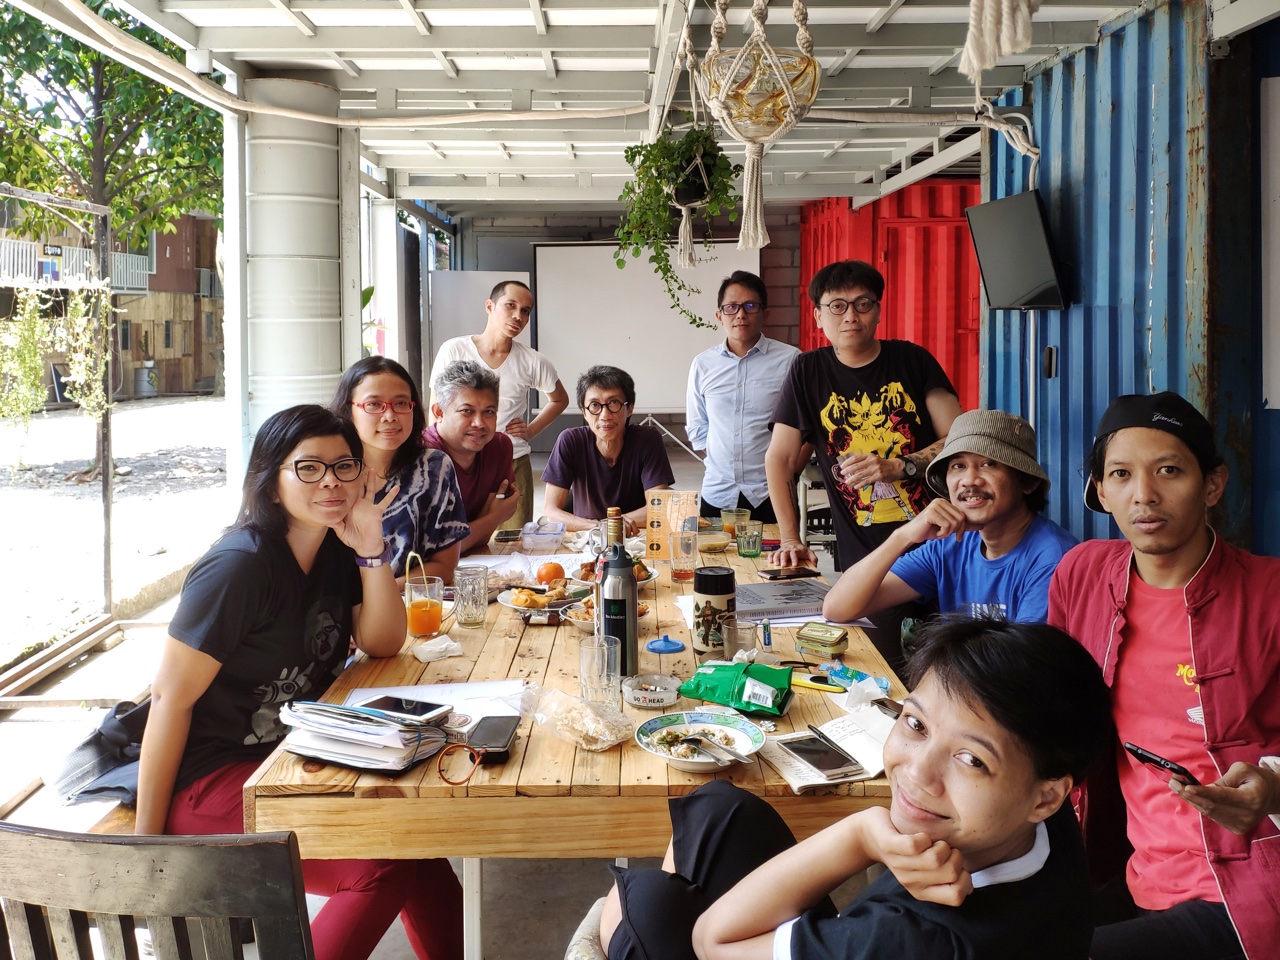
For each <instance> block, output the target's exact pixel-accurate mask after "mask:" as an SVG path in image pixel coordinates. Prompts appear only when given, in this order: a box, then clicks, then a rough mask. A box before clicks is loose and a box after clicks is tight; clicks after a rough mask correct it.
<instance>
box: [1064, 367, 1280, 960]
mask: <svg viewBox="0 0 1280 960" xmlns="http://www.w3.org/2000/svg"><path fill="white" fill-rule="evenodd" d="M1087 466H1088V468H1089V478H1088V480H1087V481H1086V485H1085V503H1086V505H1087V506H1088V507H1089V508H1090V509H1092V510H1095V511H1098V512H1103V513H1109V514H1111V516H1112V517H1113V518H1114V519H1115V521H1116V524H1117V525H1118V526H1119V527H1120V531H1121V533H1123V534H1124V537H1125V539H1124V540H1093V541H1090V542H1087V543H1083V544H1081V545H1080V546H1078V547H1076V548H1075V549H1073V550H1072V551H1071V552H1069V553H1068V554H1067V555H1066V556H1065V557H1064V558H1063V559H1062V562H1061V564H1059V566H1058V569H1057V570H1056V571H1055V573H1054V576H1053V580H1052V583H1051V585H1050V589H1049V622H1050V623H1052V624H1054V625H1055V626H1058V627H1061V628H1062V629H1064V630H1066V631H1067V632H1068V633H1070V634H1072V635H1073V636H1075V637H1076V638H1077V639H1078V640H1079V641H1080V642H1081V643H1082V644H1083V645H1084V646H1085V647H1086V648H1087V649H1088V650H1089V651H1090V652H1091V653H1092V654H1093V656H1094V658H1095V659H1096V660H1097V661H1098V664H1099V665H1100V666H1101V667H1102V671H1103V676H1104V679H1105V680H1106V682H1107V684H1108V685H1109V686H1110V687H1111V694H1112V712H1113V716H1114V719H1115V722H1116V728H1117V733H1118V739H1117V742H1116V747H1117V748H1119V747H1120V745H1121V744H1122V743H1131V744H1134V745H1136V746H1138V747H1141V748H1144V749H1145V750H1147V751H1149V752H1150V753H1154V754H1158V755H1159V756H1161V757H1164V758H1166V759H1167V760H1171V761H1173V762H1174V763H1176V764H1179V765H1181V767H1182V768H1184V769H1185V770H1186V771H1187V772H1188V773H1189V774H1190V775H1191V776H1193V777H1194V778H1195V779H1196V780H1198V781H1199V784H1203V786H1201V785H1199V784H1195V785H1192V784H1190V783H1188V782H1185V781H1184V780H1183V778H1181V777H1178V776H1176V775H1175V776H1174V777H1173V778H1172V779H1170V777H1169V774H1168V773H1167V771H1166V772H1164V774H1163V776H1162V775H1161V774H1160V772H1159V768H1157V767H1155V766H1152V765H1149V764H1144V763H1143V762H1142V761H1141V760H1139V759H1138V758H1137V757H1136V756H1134V755H1131V754H1130V753H1128V752H1126V751H1125V750H1122V749H1117V750H1116V758H1115V762H1114V763H1113V764H1111V765H1110V766H1109V767H1108V768H1107V769H1106V770H1105V771H1103V773H1104V775H1103V776H1094V777H1091V778H1090V780H1089V781H1088V782H1087V783H1086V784H1085V786H1084V788H1083V789H1082V791H1081V794H1080V796H1079V799H1078V809H1079V811H1080V813H1081V818H1082V821H1083V824H1084V828H1085V843H1086V846H1087V847H1088V851H1089V856H1090V860H1091V861H1092V862H1093V865H1094V867H1095V879H1097V880H1102V879H1104V878H1105V877H1106V876H1107V872H1106V871H1107V870H1108V869H1113V870H1118V868H1119V867H1120V866H1121V865H1123V868H1124V875H1123V877H1116V878H1114V879H1113V880H1112V881H1111V882H1110V883H1107V884H1105V885H1104V886H1103V887H1102V888H1101V890H1100V892H1099V893H1100V895H1099V904H1098V915H1097V922H1098V927H1097V930H1096V932H1095V934H1094V940H1093V947H1092V951H1091V956H1092V957H1093V958H1094V960H1110V958H1121V957H1123V958H1125V960H1140V958H1143V957H1152V958H1155V957H1159V958H1161V960H1167V958H1168V957H1169V956H1184V957H1188V958H1191V957H1197V958H1198V957H1213V958H1225V957H1246V956H1247V957H1251V958H1253V960H1261V958H1263V957H1267V958H1270V957H1274V956H1276V950H1277V948H1278V947H1280V817H1277V815H1280V760H1277V759H1276V757H1275V755H1276V754H1280V696H1278V695H1277V693H1278V692H1280V686H1278V684H1280V604H1277V602H1276V599H1275V598H1276V596H1277V594H1278V593H1280V560H1276V559H1273V558H1269V557H1257V556H1254V555H1252V554H1250V553H1247V552H1245V551H1243V550H1240V549H1238V548H1236V547H1233V546H1231V545H1230V544H1228V543H1225V542H1224V541H1222V540H1221V539H1219V538H1218V536H1217V534H1216V533H1215V532H1214V530H1213V528H1212V527H1210V526H1209V525H1208V524H1207V523H1206V511H1207V510H1208V509H1209V508H1210V507H1212V506H1213V505H1214V504H1216V503H1217V502H1218V501H1219V499H1221V497H1222V493H1223V489H1224V487H1225V486H1226V482H1227V470H1226V467H1225V466H1223V463H1222V457H1221V456H1220V455H1219V454H1218V452H1217V449H1216V446H1215V443H1214V438H1213V429H1212V427H1210V425H1209V422H1208V421H1207V420H1206V419H1205V418H1204V416H1203V415H1201V413H1200V412H1199V411H1198V410H1196V409H1195V407H1193V406H1192V405H1191V404H1190V403H1188V402H1187V401H1186V400H1185V399H1183V398H1182V397H1180V396H1178V395H1177V394H1175V393H1168V392H1166V393H1160V394H1156V395H1155V396H1139V395H1130V396H1123V397H1119V398H1117V399H1116V400H1115V401H1114V402H1113V403H1112V404H1111V406H1110V407H1109V408H1108V409H1107V411H1106V413H1104V414H1103V416H1102V420H1101V422H1100V423H1099V425H1098V431H1097V436H1096V438H1095V439H1094V443H1093V448H1092V450H1091V452H1090V454H1089V457H1088V463H1087ZM1126 840H1127V844H1126ZM1130 848H1131V849H1130ZM1125 853H1128V859H1127V862H1125V861H1124V860H1123V856H1124V854H1125Z"/></svg>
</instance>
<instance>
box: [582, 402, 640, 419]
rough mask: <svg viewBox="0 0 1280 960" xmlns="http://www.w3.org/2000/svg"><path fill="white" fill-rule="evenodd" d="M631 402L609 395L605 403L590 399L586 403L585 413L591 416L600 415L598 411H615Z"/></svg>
mask: <svg viewBox="0 0 1280 960" xmlns="http://www.w3.org/2000/svg"><path fill="white" fill-rule="evenodd" d="M629 406H631V404H629V403H627V401H625V400H619V399H618V398H617V397H611V398H610V399H609V401H608V402H607V403H601V402H600V401H599V400H592V401H591V402H590V403H588V404H587V408H586V409H587V413H589V414H591V415H592V416H593V417H598V416H600V411H602V410H606V409H607V410H608V411H609V412H610V413H617V412H618V411H619V410H621V409H622V408H623V407H629Z"/></svg>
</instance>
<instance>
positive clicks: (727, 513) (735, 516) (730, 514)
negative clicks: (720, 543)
mask: <svg viewBox="0 0 1280 960" xmlns="http://www.w3.org/2000/svg"><path fill="white" fill-rule="evenodd" d="M750 519H751V511H750V510H741V509H734V510H721V511H720V520H721V521H722V523H723V524H724V532H725V533H727V534H728V535H729V536H731V537H736V536H737V535H738V524H740V523H746V522H747V521H748V520H750Z"/></svg>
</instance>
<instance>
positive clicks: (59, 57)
mask: <svg viewBox="0 0 1280 960" xmlns="http://www.w3.org/2000/svg"><path fill="white" fill-rule="evenodd" d="M85 5H86V6H87V7H89V9H91V10H93V11H94V12H95V13H97V14H98V15H99V16H101V17H103V18H104V19H106V20H108V21H110V22H111V23H113V24H115V25H116V26H118V27H120V28H121V29H124V30H126V31H127V32H129V33H131V34H133V35H134V36H135V37H137V38H139V39H140V40H143V41H144V42H146V43H148V44H150V45H151V46H153V47H155V48H156V49H158V50H160V51H161V52H162V53H164V54H166V55H167V56H170V57H173V58H175V59H177V60H179V61H181V59H182V51H181V50H180V49H179V48H178V47H177V46H175V45H174V44H172V43H170V42H169V41H168V40H166V39H164V38H163V37H161V36H160V35H159V34H157V33H155V32H154V31H153V30H150V29H148V28H147V27H144V26H142V25H140V24H138V23H135V22H134V21H132V20H129V19H128V18H126V17H125V16H124V15H123V14H121V13H119V12H117V11H116V10H114V9H113V8H112V7H110V6H109V5H107V4H106V3H105V2H104V0H86V3H85ZM221 144H222V120H221V117H220V116H219V114H218V113H217V111H215V110H212V109H210V108H208V107H205V106H202V105H200V104H198V103H196V102H195V101H193V100H191V99H189V98H188V97H186V96H183V95H182V94H178V93H174V92H173V91H172V90H170V89H169V88H168V87H165V86H163V85H162V84H160V83H157V82H156V81H154V80H152V79H151V78H150V77H146V76H144V75H142V74H140V73H137V72H136V71H134V70H132V69H130V68H128V67H125V66H123V65H122V64H119V63H117V62H116V61H115V60H112V59H111V58H110V57H108V56H107V55H106V54H103V53H99V52H98V51H97V50H94V49H92V48H90V47H86V46H84V45H82V44H80V43H79V42H77V41H76V40H73V39H71V38H70V37H67V36H65V35H63V34H61V33H58V32H57V31H55V30H52V29H50V28H49V27H48V26H46V25H45V24H44V23H42V22H41V21H40V20H37V19H36V18H34V17H30V16H28V15H26V14H24V13H22V12H21V11H19V10H17V9H15V8H14V7H6V9H5V14H4V17H2V18H0V180H3V181H8V182H9V183H11V184H13V185H14V186H15V187H23V188H26V189H28V190H37V191H42V192H46V193H53V194H57V195H59V196H63V197H68V198H75V199H80V200H87V201H89V202H91V203H98V204H102V205H103V206H106V207H109V208H110V209H111V234H112V236H111V237H110V238H108V239H109V240H114V239H115V238H116V237H120V238H122V239H128V240H135V241H136V240H141V239H142V238H145V237H146V236H147V234H148V233H149V232H150V231H151V230H156V231H159V232H172V231H173V230H174V229H175V228H174V226H173V223H172V221H173V220H174V219H176V218H177V217H179V216H181V215H182V214H184V213H187V212H189V211H191V210H196V209H202V210H207V211H210V212H214V213H216V212H218V211H220V210H221V206H222V193H221V191H222V146H221ZM23 213H24V215H23V217H22V218H21V219H20V221H19V223H18V225H17V227H16V229H17V230H19V231H20V232H22V233H24V234H26V235H28V236H32V237H40V236H48V235H51V234H57V233H63V232H66V231H67V230H68V228H71V229H72V231H73V232H74V231H80V232H81V233H82V234H83V235H84V236H86V237H88V236H91V234H92V223H91V219H90V217H89V216H88V215H87V214H79V213H76V212H74V211H68V210H55V209H51V208H47V207H40V206H37V205H35V204H28V205H26V206H25V208H24V211H23Z"/></svg>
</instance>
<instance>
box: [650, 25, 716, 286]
mask: <svg viewBox="0 0 1280 960" xmlns="http://www.w3.org/2000/svg"><path fill="white" fill-rule="evenodd" d="M682 64H683V66H682ZM697 65H698V56H697V54H696V53H694V50H693V34H692V32H691V31H690V30H689V22H688V21H687V20H686V21H685V25H684V36H682V37H681V38H680V46H679V48H678V49H677V50H676V69H675V71H674V74H673V76H672V78H671V86H670V88H669V89H668V90H667V102H666V104H665V106H664V107H663V110H662V123H661V124H660V127H661V128H662V129H665V128H666V126H667V118H668V117H669V115H670V114H671V105H672V102H673V101H674V99H675V92H676V81H677V79H678V78H679V76H680V71H681V70H683V69H685V68H688V70H689V101H690V105H689V106H690V109H689V113H690V117H691V119H692V121H693V125H694V126H695V127H700V126H702V125H703V124H704V123H708V122H709V121H707V120H705V119H704V115H703V112H702V108H700V105H699V103H698V85H697V83H696V82H695V79H694V77H695V75H696V74H697V72H698V71H697ZM695 177H696V178H698V179H701V181H702V186H703V188H704V189H703V191H702V195H701V199H692V200H690V201H689V202H684V201H683V200H682V199H680V198H679V197H678V196H677V195H676V187H677V186H679V185H680V184H687V183H689V182H690V181H691V180H692V179H693V178H695ZM666 191H667V194H668V195H669V196H670V198H671V205H672V206H673V207H676V208H678V209H679V210H680V233H679V242H678V243H677V244H676V263H677V264H678V265H679V266H681V267H683V268H685V269H692V268H693V267H694V266H696V265H697V257H695V256H694V254H693V214H694V211H695V210H700V209H701V208H703V207H705V206H706V205H707V201H706V195H707V194H708V193H710V192H711V182H710V178H708V177H707V168H706V166H705V165H704V164H703V162H702V154H701V153H699V154H698V156H696V157H694V158H693V160H692V161H691V162H690V163H689V165H688V166H687V167H685V169H684V172H683V173H682V174H681V176H680V179H679V181H678V182H677V183H671V184H667V186H666Z"/></svg>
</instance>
